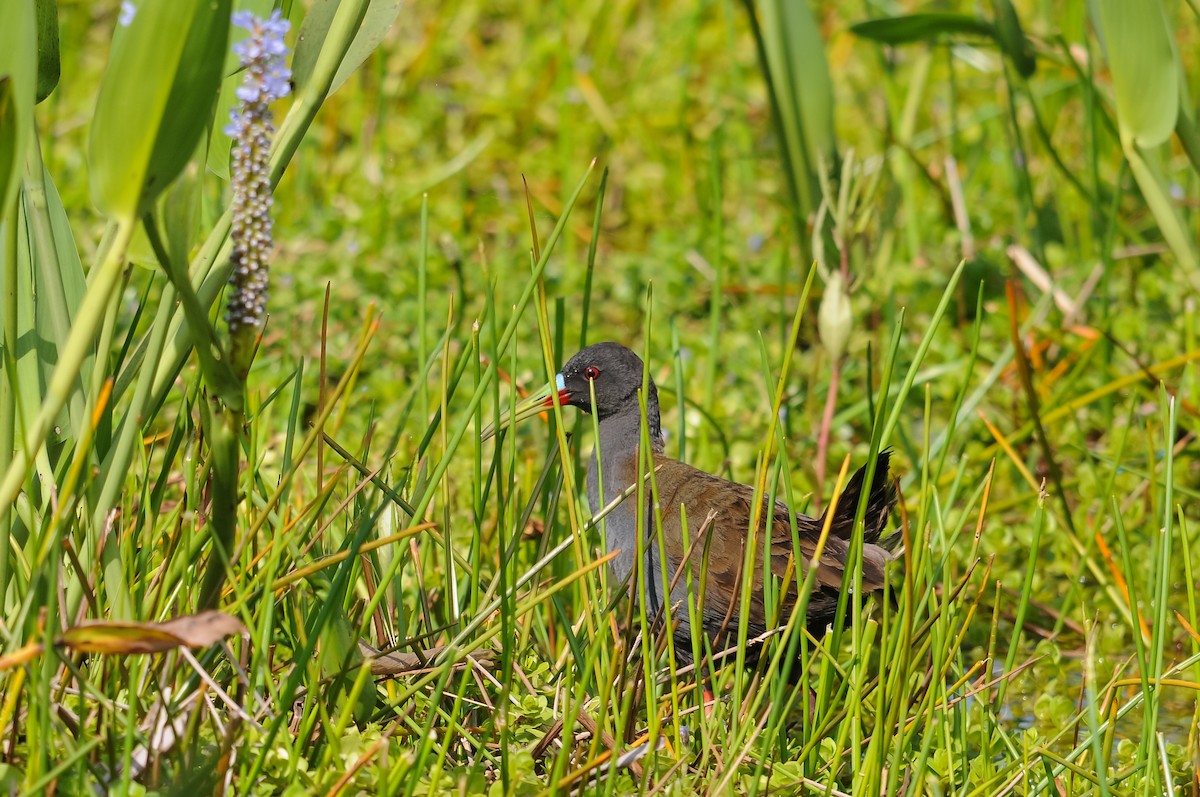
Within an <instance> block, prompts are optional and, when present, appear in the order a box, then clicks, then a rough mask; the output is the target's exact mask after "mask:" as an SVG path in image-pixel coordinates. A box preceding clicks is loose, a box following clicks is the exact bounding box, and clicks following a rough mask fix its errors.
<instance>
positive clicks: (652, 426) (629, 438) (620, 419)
mask: <svg viewBox="0 0 1200 797" xmlns="http://www.w3.org/2000/svg"><path fill="white" fill-rule="evenodd" d="M597 428H598V430H599V432H600V437H599V439H598V440H597V444H598V446H599V448H600V451H601V456H602V457H609V456H616V457H621V456H625V455H632V454H634V453H635V452H636V451H637V449H638V446H639V445H640V444H641V442H642V413H641V410H640V409H639V407H638V406H637V404H636V403H634V404H633V405H632V406H626V407H625V408H623V409H622V410H620V411H618V412H614V413H613V414H612V415H608V416H606V417H604V418H601V419H600V423H599V424H598V427H597ZM646 429H647V432H648V433H649V435H648V436H649V438H650V448H651V449H652V450H653V451H654V453H656V454H661V453H662V451H663V436H662V423H661V420H660V418H659V413H658V401H657V400H654V401H650V402H647V404H646Z"/></svg>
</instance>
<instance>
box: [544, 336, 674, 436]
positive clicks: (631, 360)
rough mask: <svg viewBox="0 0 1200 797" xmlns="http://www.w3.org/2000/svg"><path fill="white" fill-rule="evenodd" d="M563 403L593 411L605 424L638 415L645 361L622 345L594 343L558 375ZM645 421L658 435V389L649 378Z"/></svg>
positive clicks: (654, 433) (569, 361) (647, 380)
mask: <svg viewBox="0 0 1200 797" xmlns="http://www.w3.org/2000/svg"><path fill="white" fill-rule="evenodd" d="M559 378H560V382H559V385H558V388H559V397H560V400H561V401H562V403H564V404H570V405H571V406H572V407H579V408H580V409H581V410H583V411H585V412H591V411H592V391H593V390H594V391H595V394H596V414H597V416H598V418H599V419H600V420H601V421H603V420H605V419H606V418H611V417H613V416H614V415H621V414H624V413H632V414H634V415H636V414H637V413H638V412H639V409H638V400H637V392H638V390H640V389H641V387H642V358H641V357H638V356H637V355H636V354H634V353H633V352H632V351H630V350H629V349H628V348H626V347H625V346H622V345H621V344H620V343H612V342H605V343H593V344H592V345H591V346H588V347H587V348H585V349H582V350H581V351H580V352H579V353H578V354H576V355H575V356H574V357H572V358H571V359H570V360H568V361H567V364H566V365H564V366H563V369H562V371H561V373H560V374H559ZM646 388H647V391H646V420H647V421H648V423H649V426H650V432H651V434H652V435H654V436H656V437H657V436H658V435H659V412H658V389H657V388H656V387H655V386H654V380H653V379H650V378H649V376H647V378H646Z"/></svg>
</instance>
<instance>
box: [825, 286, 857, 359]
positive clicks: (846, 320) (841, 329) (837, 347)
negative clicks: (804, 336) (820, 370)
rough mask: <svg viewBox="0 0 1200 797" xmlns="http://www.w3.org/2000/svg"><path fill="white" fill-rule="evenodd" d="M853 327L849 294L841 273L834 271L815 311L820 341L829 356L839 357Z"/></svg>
mask: <svg viewBox="0 0 1200 797" xmlns="http://www.w3.org/2000/svg"><path fill="white" fill-rule="evenodd" d="M853 328H854V317H853V316H852V315H851V314H850V295H849V294H848V293H847V291H846V283H845V281H843V280H842V273H841V272H840V271H835V272H833V274H831V275H830V277H829V282H827V283H826V284H825V296H824V298H822V299H821V309H820V310H818V311H817V331H818V332H820V333H821V342H822V343H824V344H825V348H826V349H827V350H828V351H829V356H830V357H832V358H833V359H835V360H840V359H841V357H842V354H844V353H845V351H846V343H847V342H849V340H850V331H851V330H852V329H853Z"/></svg>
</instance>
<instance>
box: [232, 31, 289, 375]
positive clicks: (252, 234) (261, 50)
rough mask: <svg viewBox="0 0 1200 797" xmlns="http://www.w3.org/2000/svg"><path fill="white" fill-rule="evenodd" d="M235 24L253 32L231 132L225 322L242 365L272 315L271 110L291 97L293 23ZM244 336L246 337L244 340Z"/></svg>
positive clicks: (243, 52)
mask: <svg viewBox="0 0 1200 797" xmlns="http://www.w3.org/2000/svg"><path fill="white" fill-rule="evenodd" d="M233 24H234V25H235V26H237V27H239V28H244V29H245V30H248V31H249V32H250V35H249V36H248V37H246V39H245V40H243V41H241V42H238V43H237V44H235V45H234V46H233V52H234V54H235V55H237V56H238V59H239V60H240V61H241V65H242V69H243V73H242V83H241V85H240V86H238V89H237V98H238V101H239V104H238V105H237V106H236V107H234V108H233V110H232V111H230V115H229V117H230V118H229V124H228V125H226V127H225V133H226V134H227V135H228V136H229V137H231V138H232V139H233V150H232V169H231V179H232V184H233V224H232V227H231V229H230V238H231V239H232V242H233V255H232V260H233V274H232V275H231V276H230V280H229V281H230V286H231V290H230V291H229V306H228V309H227V311H226V314H225V320H226V322H228V324H229V332H230V335H231V336H232V337H233V342H234V351H235V354H234V358H235V360H238V359H240V358H239V356H238V352H239V350H242V351H245V350H247V349H248V348H252V344H253V341H252V339H251V338H252V330H254V329H255V328H257V326H258V325H259V324H260V323H261V322H262V318H263V315H264V312H265V309H266V303H267V265H268V261H269V258H270V255H271V248H272V245H273V239H272V236H271V182H270V175H269V173H268V169H269V162H270V154H271V138H272V137H273V136H274V134H275V127H274V126H273V125H272V123H271V109H270V104H271V103H272V102H274V101H275V100H278V99H280V98H282V97H285V96H287V95H288V94H290V93H291V78H292V73H291V70H290V69H288V67H287V64H286V62H285V61H284V59H285V58H286V57H287V55H288V48H287V44H286V43H285V41H284V37H285V36H286V35H287V32H288V28H289V23H288V21H287V20H286V19H284V18H283V17H282V16H281V15H280V13H279V11H277V10H276V11H273V12H272V13H271V16H269V17H268V18H267V19H261V18H259V17H256V16H255V15H254V14H252V13H250V12H248V11H239V12H237V13H236V14H234V15H233ZM243 331H244V332H245V334H242V335H239V332H243ZM247 335H250V338H247V337H246V336H247ZM246 365H247V366H248V359H247V360H246Z"/></svg>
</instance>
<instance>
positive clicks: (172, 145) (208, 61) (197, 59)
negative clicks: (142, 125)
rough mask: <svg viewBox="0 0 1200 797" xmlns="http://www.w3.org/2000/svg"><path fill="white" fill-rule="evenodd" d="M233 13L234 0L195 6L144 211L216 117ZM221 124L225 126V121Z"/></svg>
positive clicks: (148, 177) (211, 0)
mask: <svg viewBox="0 0 1200 797" xmlns="http://www.w3.org/2000/svg"><path fill="white" fill-rule="evenodd" d="M232 14H233V3H232V0H209V1H208V2H205V3H202V7H201V8H200V9H198V10H197V13H196V16H195V18H194V20H193V22H192V29H191V32H190V33H189V35H188V40H187V44H186V45H185V47H184V51H183V57H182V59H181V60H180V64H179V73H178V75H176V78H175V86H174V88H173V89H172V91H171V96H170V98H169V99H168V100H167V111H166V114H165V116H164V117H163V123H162V127H161V128H160V130H159V133H158V140H157V143H156V145H155V147H154V155H153V156H152V157H151V159H150V167H149V169H148V170H147V172H146V183H145V191H146V193H145V196H143V197H142V210H143V211H145V210H146V209H147V208H148V207H149V205H150V204H151V203H152V202H153V201H154V199H155V198H156V197H157V196H158V195H159V194H161V193H162V192H163V190H164V189H166V187H167V186H168V185H170V183H171V181H172V180H174V179H175V178H176V177H178V176H179V173H180V171H182V170H183V167H184V166H185V165H186V164H187V162H188V161H189V160H191V158H192V155H193V154H194V153H195V149H196V144H197V142H198V141H199V140H200V137H201V136H202V135H203V134H204V132H205V131H206V129H207V127H208V125H209V123H210V120H212V118H213V111H214V109H215V108H216V103H217V98H218V96H219V94H220V90H221V78H222V77H223V76H224V60H225V53H227V52H229V27H230V19H231V17H232ZM219 123H220V126H221V127H224V126H225V124H224V121H223V120H219Z"/></svg>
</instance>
